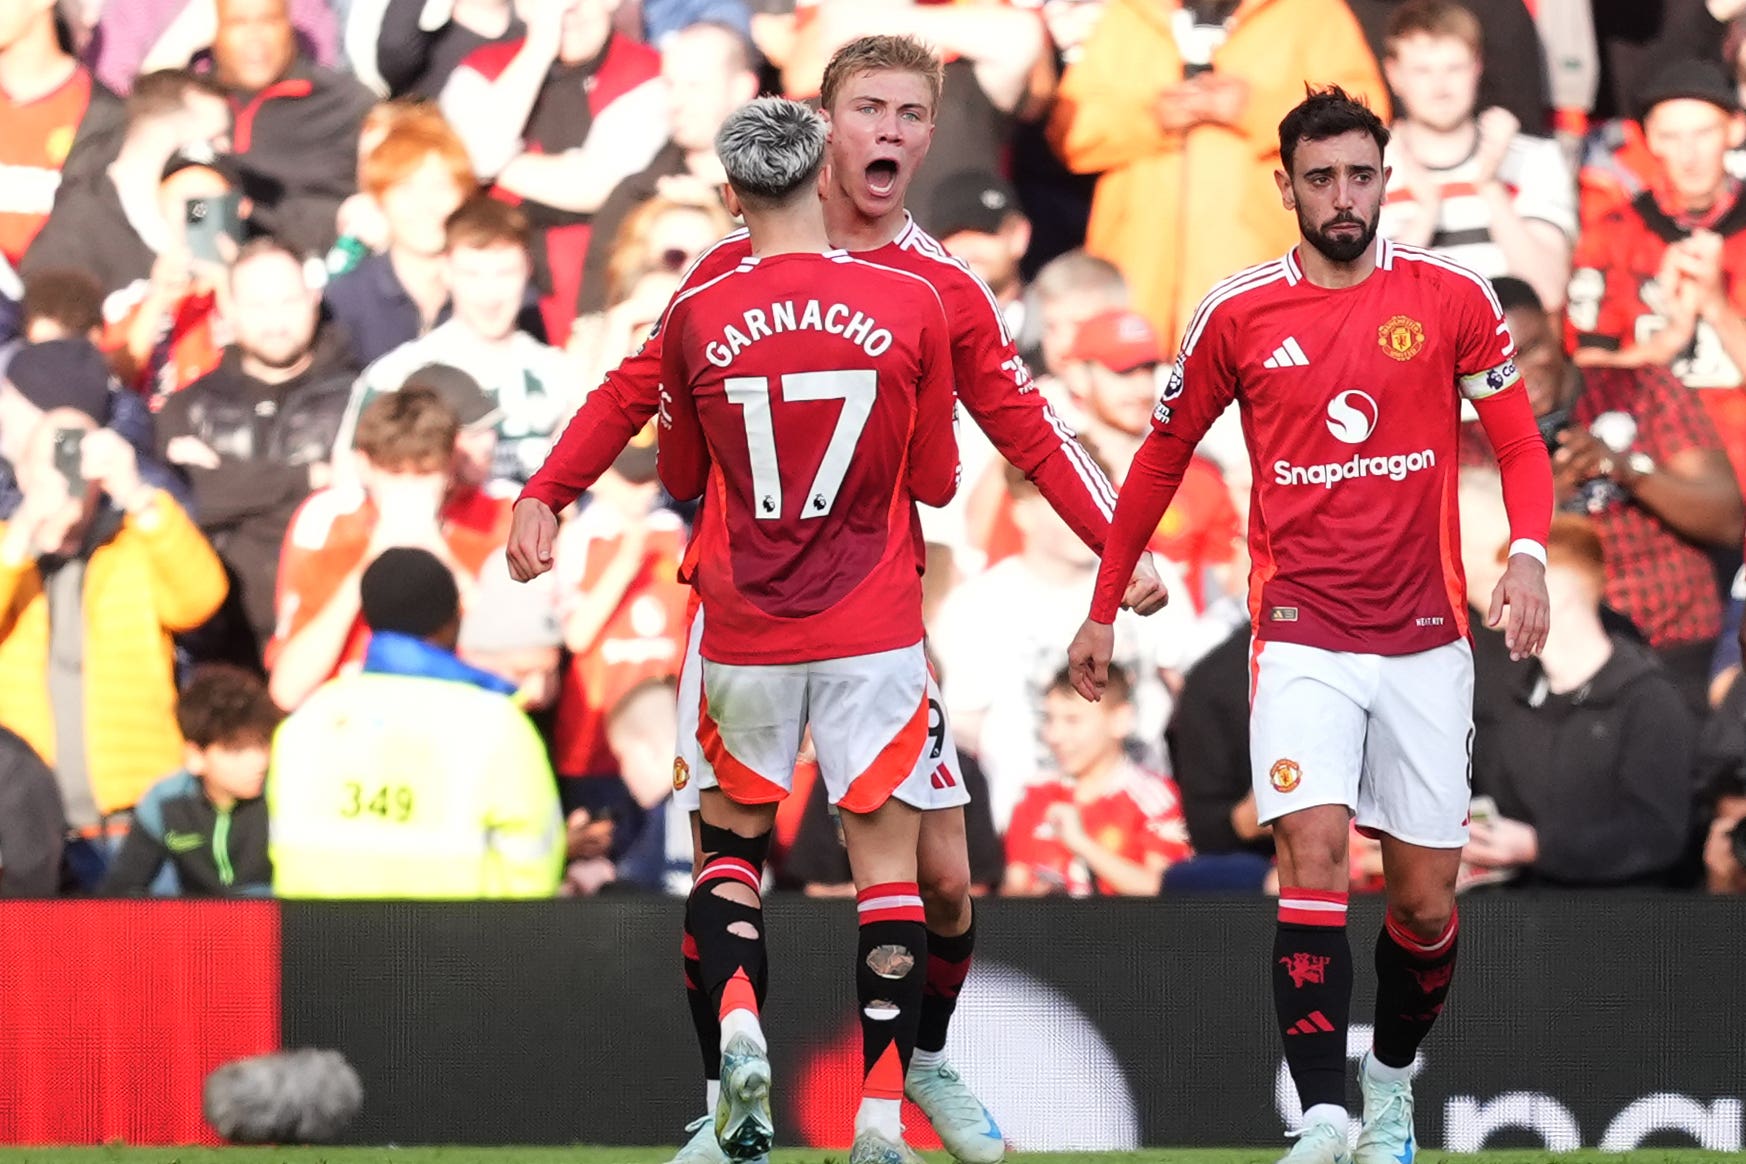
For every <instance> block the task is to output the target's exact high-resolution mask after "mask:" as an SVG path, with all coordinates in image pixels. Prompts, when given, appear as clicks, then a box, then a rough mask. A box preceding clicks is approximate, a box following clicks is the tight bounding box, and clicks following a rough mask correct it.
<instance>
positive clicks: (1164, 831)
mask: <svg viewBox="0 0 1746 1164" xmlns="http://www.w3.org/2000/svg"><path fill="white" fill-rule="evenodd" d="M1073 795H1074V790H1073V785H1071V784H1069V783H1067V782H1066V781H1061V780H1056V781H1051V782H1049V783H1047V784H1037V785H1033V786H1032V787H1031V788H1030V789H1028V790H1027V791H1026V792H1025V794H1024V796H1023V797H1022V798H1021V799H1020V800H1019V802H1018V805H1017V806H1016V807H1015V808H1014V809H1013V810H1012V821H1011V823H1010V824H1008V825H1007V829H1006V859H1007V863H1008V864H1011V865H1026V866H1029V868H1030V872H1031V875H1032V876H1033V877H1035V878H1037V879H1038V880H1041V881H1044V882H1047V883H1048V884H1050V885H1054V886H1056V887H1057V888H1059V889H1061V890H1063V891H1065V892H1067V893H1069V894H1072V895H1073V896H1074V897H1086V896H1089V895H1090V894H1092V893H1093V892H1097V893H1110V892H1113V891H1112V890H1111V889H1110V887H1109V886H1108V885H1106V884H1105V883H1104V882H1103V881H1102V880H1101V879H1099V878H1096V877H1094V876H1093V874H1092V872H1091V870H1090V869H1089V868H1087V867H1086V865H1085V862H1084V861H1082V860H1080V859H1079V858H1078V857H1076V856H1075V855H1074V854H1073V850H1071V849H1069V848H1068V847H1067V845H1066V843H1065V842H1063V841H1062V840H1061V835H1060V833H1059V831H1057V830H1056V828H1055V826H1054V825H1053V824H1052V823H1051V822H1050V821H1049V819H1048V816H1049V809H1050V808H1051V807H1052V806H1053V805H1057V804H1072V803H1073V802H1074V800H1073ZM1079 822H1080V824H1081V825H1082V826H1084V828H1085V831H1086V833H1087V834H1088V835H1089V836H1090V837H1091V839H1092V840H1094V841H1096V842H1097V843H1098V844H1099V845H1102V846H1103V847H1104V848H1106V849H1108V850H1109V851H1110V852H1112V853H1114V854H1116V855H1117V856H1119V857H1124V858H1126V859H1127V860H1129V861H1134V862H1136V863H1140V864H1144V863H1145V861H1146V859H1147V858H1148V857H1152V856H1158V857H1162V858H1163V859H1164V860H1165V862H1166V863H1168V864H1171V865H1174V864H1176V862H1178V861H1186V860H1187V859H1188V858H1190V857H1192V856H1194V849H1193V848H1192V847H1191V846H1190V845H1189V843H1188V823H1187V821H1186V820H1185V819H1184V818H1183V815H1182V802H1181V798H1180V796H1179V795H1178V794H1177V791H1176V785H1175V783H1174V782H1173V781H1170V780H1166V779H1164V778H1163V777H1162V776H1154V775H1152V774H1151V773H1150V772H1145V771H1142V770H1141V769H1139V768H1135V767H1133V766H1132V765H1129V766H1128V768H1127V771H1126V772H1125V773H1124V775H1123V779H1122V782H1121V785H1120V786H1119V787H1118V788H1117V789H1116V790H1115V791H1114V792H1111V793H1110V794H1109V795H1107V796H1100V797H1098V798H1097V799H1096V800H1093V801H1090V802H1088V803H1085V804H1081V805H1080V806H1079Z"/></svg>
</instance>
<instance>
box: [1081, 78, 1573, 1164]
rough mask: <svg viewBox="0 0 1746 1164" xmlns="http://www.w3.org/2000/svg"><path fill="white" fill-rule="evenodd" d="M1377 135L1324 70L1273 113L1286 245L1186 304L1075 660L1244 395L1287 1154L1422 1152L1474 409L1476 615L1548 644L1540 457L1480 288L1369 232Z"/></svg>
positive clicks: (1086, 652) (1380, 133)
mask: <svg viewBox="0 0 1746 1164" xmlns="http://www.w3.org/2000/svg"><path fill="white" fill-rule="evenodd" d="M1387 142H1388V130H1387V129H1386V128H1384V127H1383V125H1382V122H1381V121H1380V120H1379V119H1378V118H1377V117H1376V115H1375V114H1374V113H1372V112H1371V111H1370V109H1369V108H1368V107H1366V106H1365V105H1363V104H1362V103H1360V102H1358V101H1354V100H1353V99H1351V98H1350V97H1348V96H1347V95H1346V94H1345V93H1344V92H1342V91H1341V90H1340V89H1338V88H1330V89H1326V90H1321V91H1312V92H1311V93H1310V95H1309V97H1308V98H1307V99H1306V100H1305V101H1304V102H1303V103H1302V104H1300V105H1299V106H1298V107H1297V108H1296V109H1294V110H1292V112H1291V113H1290V114H1288V115H1287V116H1286V118H1285V120H1284V121H1282V122H1281V123H1280V126H1279V147H1280V148H1279V153H1280V159H1281V161H1282V163H1283V166H1284V168H1283V170H1282V171H1280V172H1278V173H1277V174H1276V178H1277V181H1278V184H1279V191H1280V196H1281V198H1282V199H1283V201H1284V203H1285V207H1286V209H1288V210H1292V211H1295V212H1296V214H1297V221H1298V225H1299V227H1300V229H1301V233H1302V239H1301V241H1300V242H1299V244H1298V245H1297V246H1296V247H1295V248H1294V249H1293V250H1292V251H1290V252H1289V253H1287V254H1286V255H1285V256H1284V257H1283V258H1281V259H1277V260H1275V261H1274V262H1271V263H1263V264H1262V265H1260V266H1257V267H1251V268H1250V269H1248V270H1246V271H1244V272H1242V273H1240V274H1238V275H1235V276H1233V277H1231V278H1229V279H1226V280H1225V281H1224V282H1223V283H1221V284H1219V285H1218V286H1217V287H1215V288H1214V289H1213V290H1212V292H1211V293H1210V294H1208V295H1207V297H1206V299H1205V300H1204V301H1203V302H1202V303H1201V305H1200V308H1199V310H1198V311H1197V312H1196V314H1195V316H1194V318H1193V320H1192V321H1191V323H1190V326H1189V329H1188V332H1187V334H1186V336H1185V337H1184V339H1183V346H1182V351H1181V354H1180V355H1179V357H1178V359H1177V363H1176V368H1175V371H1174V374H1173V376H1172V377H1171V380H1170V382H1169V384H1168V386H1167V387H1166V389H1165V391H1164V394H1163V398H1162V400H1161V401H1160V402H1159V405H1158V408H1157V411H1156V412H1155V413H1154V415H1153V420H1152V431H1151V433H1150V434H1149V435H1148V436H1147V438H1146V441H1145V443H1144V444H1143V445H1142V446H1141V448H1140V451H1139V453H1138V454H1137V455H1136V456H1135V458H1134V464H1133V468H1132V469H1130V470H1129V473H1128V477H1127V481H1126V483H1125V484H1124V486H1123V489H1122V495H1121V503H1120V504H1119V505H1118V506H1117V508H1116V517H1115V522H1114V525H1113V527H1112V530H1111V534H1110V546H1109V549H1108V551H1107V552H1106V553H1105V555H1104V558H1103V566H1102V569H1101V571H1100V573H1099V576H1098V586H1097V593H1096V597H1095V599H1094V601H1093V603H1092V609H1091V617H1090V618H1089V619H1088V620H1087V621H1086V622H1085V624H1084V626H1082V627H1081V628H1080V631H1079V634H1078V636H1077V637H1076V638H1075V639H1074V641H1073V646H1072V648H1071V650H1070V652H1069V663H1070V665H1071V667H1072V669H1073V676H1074V684H1075V686H1076V687H1077V688H1078V689H1079V691H1080V693H1081V694H1082V695H1084V696H1085V697H1086V698H1088V699H1096V698H1098V697H1099V695H1100V694H1101V691H1102V688H1103V684H1104V681H1105V675H1106V673H1107V670H1106V669H1107V666H1108V662H1109V657H1110V649H1111V643H1112V638H1113V631H1112V628H1111V625H1110V624H1111V622H1112V620H1113V619H1114V617H1115V613H1116V608H1117V605H1118V603H1119V600H1120V598H1121V592H1122V587H1123V585H1124V583H1125V580H1126V578H1127V576H1128V571H1129V570H1130V569H1131V568H1132V564H1133V562H1134V561H1135V559H1136V557H1137V556H1138V554H1139V551H1140V549H1141V547H1142V546H1144V545H1145V544H1146V540H1147V538H1148V537H1150V536H1151V533H1152V531H1153V530H1155V529H1156V528H1157V525H1158V521H1159V519H1160V518H1161V517H1162V516H1163V513H1164V511H1165V509H1166V508H1167V507H1168V506H1169V504H1170V499H1171V496H1172V495H1173V494H1174V492H1175V490H1176V487H1177V485H1178V484H1179V483H1180V482H1181V480H1182V474H1183V470H1184V469H1185V468H1186V467H1187V465H1188V461H1189V456H1190V454H1191V453H1192V452H1193V451H1194V447H1195V445H1196V444H1197V443H1198V442H1199V441H1200V439H1201V437H1202V436H1203V435H1204V434H1205V433H1206V431H1207V428H1208V426H1210V425H1211V424H1212V422H1213V420H1214V419H1215V418H1216V417H1217V416H1218V415H1219V413H1221V412H1222V411H1224V408H1225V406H1226V405H1227V404H1229V403H1230V401H1231V400H1232V398H1235V399H1236V401H1237V403H1238V406H1239V408H1240V409H1241V412H1242V418H1243V430H1244V433H1245V435H1246V436H1247V438H1248V445H1249V450H1250V457H1251V459H1252V461H1253V464H1254V472H1255V478H1254V480H1255V485H1254V494H1253V501H1252V505H1251V510H1250V524H1249V531H1250V532H1249V546H1250V552H1251V554H1252V556H1253V561H1254V566H1253V568H1252V570H1251V573H1250V576H1249V610H1250V616H1251V619H1252V622H1253V627H1254V645H1253V649H1252V656H1251V667H1250V691H1251V710H1250V736H1251V742H1250V764H1251V773H1252V779H1253V781H1254V788H1255V797H1256V802H1257V805H1258V807H1259V810H1260V819H1261V820H1262V821H1263V822H1269V821H1270V822H1272V825H1273V836H1274V841H1275V843H1276V844H1277V846H1278V852H1279V885H1280V889H1279V922H1278V929H1277V931H1276V933H1275V938H1274V943H1273V951H1272V954H1271V956H1270V959H1269V960H1270V964H1271V966H1272V979H1273V999H1274V1006H1275V1009H1276V1011H1277V1014H1278V1019H1279V1029H1280V1033H1281V1036H1282V1038H1283V1041H1284V1044H1285V1060H1286V1064H1287V1066H1288V1067H1289V1068H1290V1071H1291V1077H1292V1080H1293V1082H1294V1083H1295V1084H1296V1086H1297V1092H1298V1097H1299V1099H1300V1100H1301V1101H1302V1105H1303V1111H1304V1125H1303V1128H1302V1130H1301V1131H1300V1132H1298V1133H1296V1134H1297V1143H1296V1144H1295V1145H1293V1147H1292V1149H1291V1150H1290V1152H1288V1153H1287V1154H1286V1156H1285V1157H1284V1160H1285V1161H1290V1162H1292V1164H1299V1162H1302V1164H1348V1162H1349V1161H1351V1160H1352V1159H1353V1157H1354V1156H1355V1157H1356V1160H1357V1161H1358V1164H1412V1160H1413V1157H1414V1153H1415V1150H1416V1138H1415V1136H1414V1134H1413V1098H1412V1086H1411V1083H1410V1078H1411V1074H1410V1073H1411V1067H1412V1063H1413V1058H1414V1056H1415V1054H1416V1053H1417V1051H1418V1047H1419V1044H1420V1042H1421V1041H1422V1040H1423V1039H1424V1037H1425V1035H1426V1034H1427V1033H1428V1032H1429V1031H1430V1029H1431V1026H1432V1024H1433V1023H1434V1022H1435V1021H1436V1019H1437V1016H1438V1015H1439V1014H1440V1013H1441V1011H1442V1009H1443V1003H1444V999H1445V997H1446V996H1447V994H1448V991H1449V982H1450V978H1451V976H1452V974H1453V972H1454V968H1455V951H1456V945H1457V934H1458V930H1459V921H1458V919H1457V916H1456V911H1455V874H1456V870H1457V868H1458V866H1459V865H1460V861H1461V846H1462V845H1463V844H1464V843H1465V842H1466V839H1467V806H1468V795H1469V789H1468V765H1469V761H1470V756H1471V744H1472V731H1473V718H1472V703H1473V655H1472V651H1471V649H1470V646H1469V637H1468V626H1467V604H1466V599H1465V583H1464V581H1463V579H1462V574H1461V559H1460V556H1459V546H1460V529H1459V517H1458V515H1457V513H1456V508H1455V496H1456V471H1457V466H1456V456H1455V452H1456V432H1457V426H1458V424H1459V420H1460V405H1461V401H1462V399H1463V398H1465V399H1467V400H1469V401H1472V402H1473V406H1474V408H1475V410H1476V411H1477V412H1478V414H1479V419H1480V421H1481V423H1482V424H1483V425H1484V426H1485V431H1486V435H1487V436H1489V437H1490V438H1491V442H1492V445H1493V446H1494V447H1495V448H1496V449H1497V453H1498V465H1499V468H1500V469H1501V470H1502V475H1503V494H1504V504H1505V506H1506V508H1507V509H1508V511H1509V521H1510V537H1511V539H1512V540H1511V543H1510V546H1509V555H1508V557H1509V561H1508V566H1507V568H1506V569H1505V571H1504V576H1503V578H1502V580H1501V581H1499V583H1498V584H1497V588H1496V590H1495V591H1494V592H1493V594H1492V597H1491V606H1490V610H1489V612H1488V614H1487V621H1488V622H1489V624H1490V625H1492V626H1498V625H1500V624H1502V625H1503V626H1504V627H1505V630H1504V636H1505V641H1506V643H1507V644H1508V647H1509V650H1510V654H1511V656H1512V657H1513V658H1517V659H1520V658H1525V657H1527V656H1529V655H1532V654H1535V653H1537V652H1538V651H1539V650H1540V648H1541V646H1542V645H1543V644H1544V642H1545V640H1546V626H1547V599H1546V582H1545V562H1546V549H1545V543H1546V535H1547V532H1548V530H1549V528H1550V524H1551V514H1552V477H1551V466H1550V462H1549V461H1548V459H1547V455H1546V446H1545V444H1544V442H1543V441H1542V440H1541V438H1540V434H1539V431H1538V429H1537V428H1536V427H1535V424H1534V415H1533V410H1532V408H1531V407H1530V406H1529V403H1528V398H1527V394H1526V389H1525V388H1524V387H1523V386H1522V384H1521V380H1520V377H1519V376H1518V374H1517V372H1516V367H1515V362H1514V359H1513V357H1514V355H1515V344H1514V342H1513V341H1512V340H1511V338H1510V334H1509V328H1508V327H1506V326H1505V324H1504V319H1503V312H1502V311H1501V310H1500V309H1499V307H1498V302H1497V299H1496V298H1495V297H1494V296H1493V295H1492V293H1491V288H1490V285H1489V284H1488V283H1486V282H1485V280H1483V279H1481V278H1480V277H1479V276H1478V275H1476V274H1474V273H1473V272H1472V271H1469V270H1468V269H1467V268H1465V267H1462V266H1460V265H1459V264H1456V263H1453V262H1451V261H1449V260H1448V259H1446V258H1444V257H1443V256H1441V255H1437V254H1434V253H1432V252H1429V251H1424V250H1419V249H1416V248H1413V247H1404V246H1396V245H1394V244H1392V243H1390V242H1388V241H1387V240H1381V239H1378V238H1377V237H1376V224H1377V218H1378V214H1379V213H1380V209H1381V204H1382V199H1383V191H1384V189H1385V187H1386V186H1387V178H1388V171H1387V170H1386V169H1385V168H1384V166H1383V164H1382V158H1383V148H1384V146H1386V144H1387ZM1353 816H1356V819H1357V824H1358V827H1359V828H1361V829H1363V830H1365V831H1366V832H1367V833H1369V834H1370V835H1373V836H1376V837H1379V838H1380V839H1381V842H1382V855H1383V867H1384V872H1385V876H1386V879H1387V883H1388V891H1387V898H1388V914H1387V920H1386V923H1385V924H1384V926H1383V929H1382V932H1381V933H1380V934H1378V935H1377V940H1376V954H1375V957H1376V976H1377V996H1376V1017H1375V1037H1374V1041H1373V1043H1372V1046H1371V1048H1370V1050H1369V1052H1368V1053H1367V1054H1366V1055H1365V1056H1364V1058H1363V1062H1362V1064H1361V1066H1360V1068H1359V1084H1360V1090H1361V1092H1362V1094H1363V1101H1364V1108H1363V1124H1362V1127H1361V1129H1360V1132H1359V1136H1358V1141H1357V1147H1356V1149H1355V1150H1349V1149H1348V1139H1347V1132H1348V1124H1349V1119H1348V1116H1347V1111H1346V1079H1345V1066H1346V1029H1347V1023H1348V1017H1349V1012H1350V1010H1351V995H1352V952H1351V948H1350V946H1349V945H1348V943H1347V939H1346V888H1347V864H1346V839H1347V835H1348V825H1349V821H1350V820H1351V818H1352V817H1353Z"/></svg>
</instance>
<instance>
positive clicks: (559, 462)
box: [521, 334, 664, 513]
mask: <svg viewBox="0 0 1746 1164" xmlns="http://www.w3.org/2000/svg"><path fill="white" fill-rule="evenodd" d="M663 346H664V345H663V344H662V342H661V337H660V336H659V335H658V334H657V335H656V336H654V337H652V338H651V339H650V340H649V341H648V342H647V343H645V344H644V345H643V346H642V347H641V348H640V349H638V350H637V351H636V352H635V353H633V354H631V355H629V356H627V357H625V359H624V362H623V363H621V364H619V366H618V367H617V368H614V369H613V370H612V371H610V372H608V373H607V374H606V379H605V380H603V381H602V382H601V383H600V385H599V386H598V387H596V388H595V389H594V391H592V392H590V393H589V394H588V397H587V399H585V400H583V401H582V407H581V408H579V409H577V410H576V415H574V416H572V417H571V418H570V423H569V424H567V425H565V426H564V431H563V434H562V435H560V436H559V437H558V441H557V443H556V444H555V445H553V446H552V451H551V452H550V453H549V454H547V456H546V462H545V464H543V465H541V466H540V467H539V470H538V471H537V472H535V473H534V475H533V476H532V477H531V478H530V479H529V480H528V483H527V484H526V485H525V486H523V487H522V490H521V496H522V497H531V498H533V499H534V500H536V501H540V502H543V503H544V504H545V505H546V506H547V507H548V508H549V509H551V511H552V512H553V513H556V512H558V511H559V510H561V509H563V508H564V507H565V506H567V505H569V504H570V503H571V502H573V501H575V500H576V499H577V498H578V497H580V496H582V494H583V493H584V492H585V491H586V490H587V489H589V488H590V487H591V486H592V485H593V484H594V482H596V481H598V480H599V479H600V475H601V474H602V473H604V472H606V470H607V469H608V468H610V467H611V466H612V462H613V461H614V460H615V459H616V458H617V457H618V454H619V453H621V452H623V451H624V447H625V446H626V445H628V444H629V443H630V441H631V438H632V437H634V436H636V435H637V433H639V432H641V431H642V428H643V426H644V425H645V424H647V423H649V419H650V418H651V417H653V416H654V415H655V412H656V410H657V409H658V408H659V406H660V397H661V349H662V347H663Z"/></svg>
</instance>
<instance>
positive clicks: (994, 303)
mask: <svg viewBox="0 0 1746 1164" xmlns="http://www.w3.org/2000/svg"><path fill="white" fill-rule="evenodd" d="M898 245H899V246H901V247H902V248H903V249H904V250H906V251H914V252H915V253H916V254H918V255H922V256H924V257H926V258H930V259H932V260H934V261H935V262H936V263H943V264H945V265H946V266H948V267H956V268H957V269H958V270H959V271H960V272H962V273H963V275H964V277H965V278H966V279H969V280H970V282H971V283H972V284H974V285H975V287H976V289H977V290H978V291H980V292H982V297H983V298H984V299H986V300H987V301H988V311H989V314H991V315H993V316H994V323H995V326H997V327H999V328H1000V342H1001V343H1003V344H1010V343H1012V333H1011V332H1010V331H1008V330H1007V327H1006V316H1005V315H1003V314H1001V310H1000V301H999V300H998V299H996V298H995V297H994V292H993V291H991V290H989V288H988V284H987V283H984V282H983V281H982V277H981V276H980V275H978V274H977V273H976V272H975V271H972V270H971V269H970V268H969V267H968V266H966V265H965V263H964V261H963V260H962V259H956V258H953V257H952V256H951V255H950V254H948V253H947V251H946V248H945V247H943V246H941V245H940V243H939V240H937V239H935V238H934V237H933V236H932V235H930V234H928V233H927V232H926V231H924V230H922V229H921V228H920V227H919V226H916V225H915V223H914V222H913V221H912V222H911V223H910V225H909V228H908V229H907V230H905V231H904V233H903V234H902V235H901V236H899V244H898Z"/></svg>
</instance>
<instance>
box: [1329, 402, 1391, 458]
mask: <svg viewBox="0 0 1746 1164" xmlns="http://www.w3.org/2000/svg"><path fill="white" fill-rule="evenodd" d="M1379 415H1381V414H1380V412H1379V410H1378V409H1377V407H1376V401H1375V399H1373V398H1372V397H1371V396H1370V394H1369V393H1367V392H1360V391H1358V389H1356V388H1348V389H1347V390H1346V391H1344V392H1342V393H1340V394H1339V395H1338V396H1336V397H1334V398H1333V399H1332V400H1330V401H1328V431H1329V432H1331V433H1333V434H1334V437H1335V439H1337V440H1342V441H1345V442H1346V443H1347V444H1349V445H1361V444H1363V443H1364V442H1365V441H1367V440H1369V439H1370V434H1371V433H1373V432H1375V431H1376V420H1377V417H1378V416H1379Z"/></svg>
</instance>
